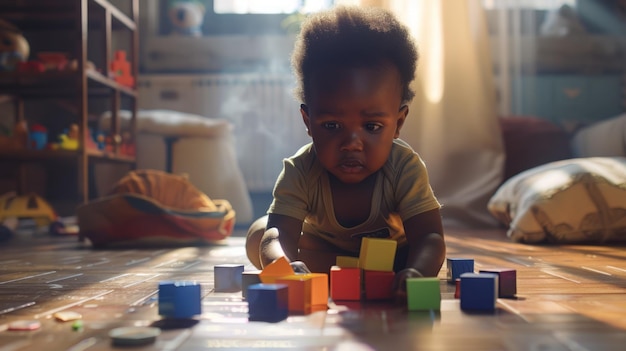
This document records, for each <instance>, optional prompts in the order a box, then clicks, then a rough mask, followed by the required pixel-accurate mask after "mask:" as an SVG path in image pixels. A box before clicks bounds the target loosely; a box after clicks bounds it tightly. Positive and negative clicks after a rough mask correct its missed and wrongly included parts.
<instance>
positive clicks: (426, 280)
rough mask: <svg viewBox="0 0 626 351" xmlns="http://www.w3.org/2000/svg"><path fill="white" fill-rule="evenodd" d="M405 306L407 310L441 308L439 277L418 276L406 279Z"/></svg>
mask: <svg viewBox="0 0 626 351" xmlns="http://www.w3.org/2000/svg"><path fill="white" fill-rule="evenodd" d="M406 294H407V308H408V310H409V311H428V310H440V309H441V288H440V286H439V278H436V277H420V278H408V279H407V280H406Z"/></svg>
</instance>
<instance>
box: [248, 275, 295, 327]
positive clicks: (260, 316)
mask: <svg viewBox="0 0 626 351" xmlns="http://www.w3.org/2000/svg"><path fill="white" fill-rule="evenodd" d="M246 296H247V297H246V300H248V320H250V321H261V322H280V321H282V320H284V319H286V318H287V317H288V316H289V296H288V290H287V285H286V284H263V283H261V284H253V285H250V286H249V287H248V292H247V294H246Z"/></svg>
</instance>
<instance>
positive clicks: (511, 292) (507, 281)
mask: <svg viewBox="0 0 626 351" xmlns="http://www.w3.org/2000/svg"><path fill="white" fill-rule="evenodd" d="M478 272H479V273H494V274H497V275H498V297H515V294H517V271H516V270H515V269H508V268H489V269H481V270H480V271H478Z"/></svg>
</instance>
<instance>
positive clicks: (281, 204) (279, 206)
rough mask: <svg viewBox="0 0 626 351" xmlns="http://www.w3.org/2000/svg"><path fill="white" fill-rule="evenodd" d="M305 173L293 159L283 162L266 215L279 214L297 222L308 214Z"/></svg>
mask: <svg viewBox="0 0 626 351" xmlns="http://www.w3.org/2000/svg"><path fill="white" fill-rule="evenodd" d="M305 174H306V173H305V172H304V171H303V170H302V168H301V167H297V163H296V162H294V160H293V159H285V160H284V161H283V169H282V171H281V172H280V175H279V176H278V179H277V180H276V184H275V185H274V191H273V197H274V199H273V201H272V203H271V205H270V207H269V209H268V211H267V213H268V214H280V215H284V216H289V217H293V218H296V219H299V220H304V218H305V217H306V216H307V214H308V213H309V205H308V186H307V180H306V177H305Z"/></svg>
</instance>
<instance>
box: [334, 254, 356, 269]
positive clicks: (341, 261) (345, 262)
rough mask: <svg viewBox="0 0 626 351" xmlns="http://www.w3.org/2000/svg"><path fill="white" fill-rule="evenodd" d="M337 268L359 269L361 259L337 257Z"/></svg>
mask: <svg viewBox="0 0 626 351" xmlns="http://www.w3.org/2000/svg"><path fill="white" fill-rule="evenodd" d="M335 266H338V267H343V268H359V258H358V257H352V256H337V259H336V260H335Z"/></svg>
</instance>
